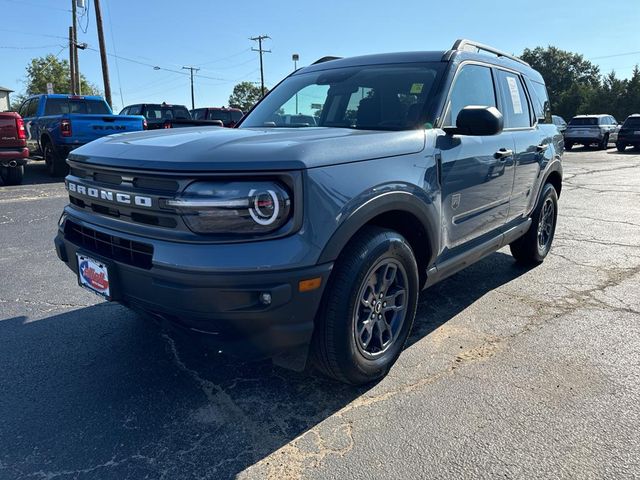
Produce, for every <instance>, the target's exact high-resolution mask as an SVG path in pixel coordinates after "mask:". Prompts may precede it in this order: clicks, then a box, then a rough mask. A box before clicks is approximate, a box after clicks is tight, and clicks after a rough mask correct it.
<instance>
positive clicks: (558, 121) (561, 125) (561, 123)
mask: <svg viewBox="0 0 640 480" xmlns="http://www.w3.org/2000/svg"><path fill="white" fill-rule="evenodd" d="M551 121H552V122H553V124H554V125H555V126H556V127H558V131H559V132H560V133H564V131H565V130H566V129H567V122H565V120H564V118H562V117H560V116H559V115H551Z"/></svg>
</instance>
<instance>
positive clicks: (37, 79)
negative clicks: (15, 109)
mask: <svg viewBox="0 0 640 480" xmlns="http://www.w3.org/2000/svg"><path fill="white" fill-rule="evenodd" d="M69 82H70V74H69V62H68V61H67V60H59V59H58V58H57V57H56V56H55V55H52V54H49V55H47V56H46V57H36V58H33V59H31V62H30V63H29V65H27V78H26V83H27V88H26V94H27V95H34V94H36V93H47V83H52V84H53V91H54V92H55V93H69V90H70V89H69ZM80 85H81V92H82V94H83V95H100V94H101V92H100V90H99V89H98V88H97V87H96V86H95V85H93V84H92V83H89V82H88V81H87V79H86V78H85V76H84V75H80Z"/></svg>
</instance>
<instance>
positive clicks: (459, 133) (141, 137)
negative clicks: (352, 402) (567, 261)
mask: <svg viewBox="0 0 640 480" xmlns="http://www.w3.org/2000/svg"><path fill="white" fill-rule="evenodd" d="M296 101H297V102H298V110H297V113H298V114H304V115H312V116H314V117H315V118H316V122H315V126H310V125H309V124H308V123H307V122H305V125H297V126H294V125H288V126H286V125H278V123H277V122H275V121H274V118H279V117H282V116H283V115H296ZM562 146H563V145H562V136H561V135H560V134H559V133H558V130H557V128H556V126H555V125H553V123H552V121H551V113H550V110H549V101H548V98H547V91H546V88H545V84H544V81H543V79H542V77H541V76H540V75H539V74H538V73H537V72H536V71H534V70H533V69H531V68H530V67H529V65H528V64H526V63H525V62H523V61H522V60H519V59H518V58H515V57H512V56H510V55H508V54H506V53H503V52H500V51H498V50H495V49H493V48H491V47H487V46H484V45H480V44H477V43H474V42H470V41H465V40H459V41H457V42H456V43H455V45H454V46H453V48H452V49H451V50H449V51H444V52H442V51H440V52H413V53H395V54H382V55H371V56H362V57H356V58H345V59H337V58H331V57H330V58H323V59H321V60H319V61H318V62H316V63H314V64H313V65H311V66H308V67H306V68H302V69H300V70H298V71H296V72H294V73H293V74H291V75H289V76H288V77H287V78H286V79H284V80H283V81H282V82H281V83H280V84H279V85H278V86H277V87H276V88H275V89H273V90H272V91H271V92H270V93H269V94H268V95H267V96H266V97H265V98H264V99H263V100H262V101H261V102H260V103H259V104H258V105H257V106H256V107H255V108H254V109H253V110H252V111H251V112H250V113H249V114H248V115H247V116H246V117H245V118H244V119H243V120H242V121H241V122H240V124H239V126H238V128H235V129H226V128H219V129H201V128H187V129H180V130H173V131H171V130H167V131H155V132H153V131H149V132H142V133H132V134H118V135H113V136H110V137H108V138H104V139H100V140H96V141H95V142H92V143H91V144H89V145H86V146H84V147H82V148H79V149H77V150H74V151H73V152H71V154H70V155H69V158H68V163H69V166H70V173H69V175H68V176H67V178H66V185H67V188H68V193H69V199H70V204H69V205H68V206H67V207H66V208H65V209H64V213H63V214H62V216H61V218H60V222H59V232H58V235H57V237H56V239H55V246H56V250H57V254H58V256H59V258H60V259H61V260H62V261H63V262H65V263H66V264H67V265H68V266H69V268H70V269H71V270H73V271H74V272H75V274H76V275H77V277H78V282H79V283H80V285H82V286H84V287H86V288H88V289H90V290H92V291H94V292H96V293H99V294H100V295H103V296H104V297H105V298H107V299H109V300H112V301H116V302H120V303H122V304H124V305H127V306H129V307H132V308H135V309H138V310H140V311H143V312H146V313H148V314H150V315H152V316H154V317H155V318H157V319H159V320H161V321H162V322H163V323H166V324H168V325H172V326H175V327H178V328H179V329H182V330H186V331H189V332H193V333H194V334H197V335H200V336H201V337H206V338H209V339H211V341H213V342H214V343H216V344H222V345H225V350H226V351H228V352H231V353H235V354H238V355H244V354H245V352H252V353H253V352H259V353H261V354H263V355H265V356H269V357H271V358H273V359H274V362H275V363H276V364H278V365H281V366H285V367H288V368H292V369H299V370H301V369H303V368H305V366H306V365H307V363H308V360H309V359H310V360H312V361H313V362H314V364H315V365H316V366H317V367H318V368H319V369H320V370H321V371H322V372H324V373H325V374H327V375H329V376H331V377H333V378H336V379H338V380H341V381H344V382H348V383H352V384H362V383H366V382H370V381H373V380H376V379H378V378H380V377H382V376H383V375H385V374H386V373H387V372H388V370H389V368H390V367H391V365H392V364H393V363H394V362H395V361H396V359H397V358H398V356H399V355H400V353H401V351H402V348H403V345H404V343H405V341H406V339H407V337H408V335H409V332H410V330H411V326H412V323H413V320H414V317H415V314H416V304H417V301H418V294H419V292H420V290H421V289H422V288H426V287H428V286H430V285H433V284H434V283H435V282H437V281H439V280H441V279H443V278H445V277H447V276H449V275H451V274H453V273H455V272H456V271H458V270H460V269H462V268H464V267H465V266H467V265H469V264H471V263H472V262H475V261H477V260H479V259H480V258H482V257H485V256H486V255H488V254H490V253H492V252H494V251H495V250H498V249H499V248H501V247H503V246H506V245H509V246H510V248H511V252H512V253H513V255H514V257H515V258H516V259H517V260H518V261H521V262H528V263H539V262H542V261H543V260H544V258H545V257H546V256H547V254H548V253H549V249H550V247H551V243H552V241H553V237H554V231H555V225H556V218H557V213H558V196H559V195H560V192H561V188H562V166H561V154H562V152H563V149H562Z"/></svg>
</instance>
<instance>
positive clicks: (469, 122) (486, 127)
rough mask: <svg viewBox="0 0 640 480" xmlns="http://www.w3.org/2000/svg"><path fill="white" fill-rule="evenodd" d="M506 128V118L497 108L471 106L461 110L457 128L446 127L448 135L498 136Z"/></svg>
mask: <svg viewBox="0 0 640 480" xmlns="http://www.w3.org/2000/svg"><path fill="white" fill-rule="evenodd" d="M503 128H504V118H503V117H502V114H501V113H500V112H499V111H498V109H497V108H496V107H480V106H475V105H470V106H468V107H464V108H463V109H462V110H460V113H459V114H458V118H457V119H456V126H455V127H454V128H453V127H446V128H445V129H444V131H445V132H446V133H447V134H448V135H471V136H485V135H497V134H499V133H500V132H502V130H503Z"/></svg>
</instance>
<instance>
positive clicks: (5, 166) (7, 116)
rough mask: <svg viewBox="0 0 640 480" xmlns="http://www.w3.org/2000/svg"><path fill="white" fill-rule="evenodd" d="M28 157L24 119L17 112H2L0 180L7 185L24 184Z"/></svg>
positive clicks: (0, 125)
mask: <svg viewBox="0 0 640 480" xmlns="http://www.w3.org/2000/svg"><path fill="white" fill-rule="evenodd" d="M28 156H29V149H28V148H27V134H26V132H25V129H24V121H23V120H22V117H21V116H20V115H18V114H17V113H15V112H0V178H2V181H3V182H4V184H5V185H19V184H20V183H22V177H23V176H24V166H25V164H26V163H27V157H28Z"/></svg>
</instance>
